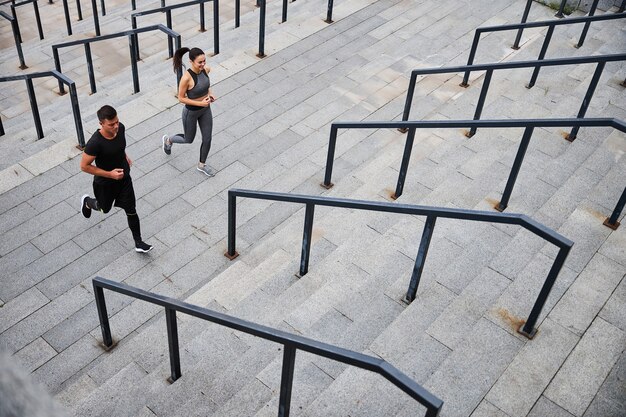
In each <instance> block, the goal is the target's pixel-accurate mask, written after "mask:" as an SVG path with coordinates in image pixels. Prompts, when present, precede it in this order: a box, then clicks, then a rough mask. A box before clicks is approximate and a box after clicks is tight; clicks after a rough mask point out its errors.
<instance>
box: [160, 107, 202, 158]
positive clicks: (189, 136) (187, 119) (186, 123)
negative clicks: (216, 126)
mask: <svg viewBox="0 0 626 417" xmlns="http://www.w3.org/2000/svg"><path fill="white" fill-rule="evenodd" d="M182 120H183V129H184V130H185V133H184V134H182V135H181V134H180V133H179V134H177V135H174V136H172V137H170V141H171V142H172V143H192V142H193V140H194V139H195V137H196V126H197V125H200V132H201V133H202V145H201V146H200V163H202V164H204V163H206V159H207V157H208V156H209V151H210V150H211V137H212V135H213V113H211V106H208V107H203V108H202V109H200V110H189V109H188V108H187V106H185V107H183V116H182Z"/></svg>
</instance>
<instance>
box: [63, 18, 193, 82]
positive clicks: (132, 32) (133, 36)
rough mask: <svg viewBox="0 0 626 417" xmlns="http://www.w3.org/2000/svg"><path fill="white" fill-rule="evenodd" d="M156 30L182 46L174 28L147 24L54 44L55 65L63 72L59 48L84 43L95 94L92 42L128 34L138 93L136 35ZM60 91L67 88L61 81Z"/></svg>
mask: <svg viewBox="0 0 626 417" xmlns="http://www.w3.org/2000/svg"><path fill="white" fill-rule="evenodd" d="M155 30H160V31H161V32H163V33H165V34H166V35H167V36H168V40H171V39H172V38H173V39H174V41H175V42H176V47H177V48H180V46H181V40H180V39H181V38H180V35H179V34H178V33H177V32H175V31H173V30H172V29H170V28H168V27H166V26H164V25H161V24H159V25H152V26H146V27H142V28H137V29H130V30H125V31H123V32H117V33H111V34H109V35H102V36H96V37H94V38H87V39H78V40H75V41H69V42H63V43H57V44H55V45H52V55H53V57H54V66H55V68H56V70H57V71H58V72H61V60H60V58H59V49H61V48H67V47H70V46H76V45H84V46H85V57H86V59H87V71H88V74H89V84H90V86H91V93H92V94H93V93H95V92H96V80H95V75H94V70H93V62H92V59H91V46H90V44H92V43H94V42H100V41H104V40H108V39H114V38H121V37H124V36H127V37H128V41H129V49H130V63H131V70H132V74H133V87H134V92H135V93H138V92H139V70H138V68H137V61H138V60H139V56H138V54H137V53H136V51H137V47H136V37H137V34H139V33H143V32H151V31H155ZM171 57H172V54H170V58H171ZM59 91H60V93H61V94H64V93H65V90H64V89H63V85H62V84H61V83H60V82H59Z"/></svg>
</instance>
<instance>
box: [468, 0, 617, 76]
mask: <svg viewBox="0 0 626 417" xmlns="http://www.w3.org/2000/svg"><path fill="white" fill-rule="evenodd" d="M625 1H626V0H625ZM624 18H626V13H614V14H604V15H600V16H584V17H573V18H568V19H563V20H548V21H542V22H530V23H517V24H512V25H499V26H487V27H480V28H478V29H476V31H475V32H474V40H473V41H472V48H471V49H470V54H469V58H468V59H467V65H472V64H473V63H474V58H475V56H476V49H477V48H478V43H479V41H480V35H481V34H483V33H490V32H503V31H508V30H515V29H520V30H521V29H524V28H536V27H545V26H547V27H548V31H547V33H546V36H545V39H544V41H543V45H542V47H541V51H540V52H539V57H538V58H537V59H538V60H540V61H541V60H543V59H544V57H545V55H546V52H547V50H548V46H549V45H550V40H551V39H552V33H553V32H554V27H555V26H561V25H572V24H576V23H585V24H590V23H591V22H598V21H604V20H616V19H624ZM584 34H585V35H586V32H585V33H584ZM583 42H584V37H582V36H581V39H580V40H579V41H578V44H576V48H580V47H581V46H582V44H583ZM539 68H540V67H535V71H534V72H533V75H532V77H531V79H530V83H529V85H530V86H531V87H532V86H533V85H535V81H536V80H537V76H538V75H539ZM469 74H470V71H466V72H465V75H464V76H463V82H462V83H461V86H462V87H467V86H468V85H469V84H468V83H467V80H468V79H469Z"/></svg>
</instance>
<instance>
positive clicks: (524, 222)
mask: <svg viewBox="0 0 626 417" xmlns="http://www.w3.org/2000/svg"><path fill="white" fill-rule="evenodd" d="M237 197H245V198H255V199H262V200H271V201H282V202H287V203H300V204H305V206H306V209H305V214H304V232H303V237H302V256H301V260H300V271H299V275H300V276H304V275H305V274H306V273H307V272H308V265H309V253H310V250H311V238H312V230H313V213H314V210H315V206H327V207H342V208H349V209H355V210H368V211H379V212H386V213H399V214H410V215H417V216H425V217H426V224H425V225H424V231H423V233H422V239H421V243H420V247H419V251H418V254H417V257H416V259H415V266H414V268H413V274H412V275H411V281H410V284H409V289H408V290H407V293H406V296H405V299H404V301H406V302H407V303H410V302H412V301H413V300H415V297H416V294H417V287H418V286H419V281H420V278H421V275H422V270H423V268H424V263H425V261H426V256H427V254H428V247H429V245H430V240H431V238H432V234H433V231H434V228H435V221H436V220H437V218H438V217H442V218H448V219H459V220H468V221H479V222H491V223H503V224H513V225H518V226H521V227H523V228H525V229H526V230H528V231H530V232H531V233H533V234H535V235H537V236H539V237H541V238H542V239H544V240H546V241H547V242H550V243H552V244H553V245H555V246H556V247H557V248H559V252H558V254H557V256H556V259H555V260H554V263H553V264H552V267H551V268H550V272H549V273H548V276H547V277H546V279H545V281H544V284H543V286H542V288H541V291H540V292H539V295H538V296H537V300H536V301H535V304H534V306H533V308H532V310H531V312H530V314H529V316H528V319H527V320H526V323H524V324H523V325H522V326H520V328H519V329H518V332H519V333H520V334H523V335H524V336H526V337H528V338H530V339H532V338H533V337H534V335H535V333H536V331H537V329H536V328H535V324H536V323H537V320H538V318H539V314H540V313H541V310H542V309H543V306H544V304H545V302H546V300H547V299H548V295H549V294H550V291H551V289H552V286H553V285H554V282H555V281H556V278H557V276H558V274H559V272H560V270H561V268H562V267H563V264H564V263H565V259H566V258H567V255H568V253H569V251H570V249H571V248H572V245H573V244H574V242H572V241H571V240H569V239H567V238H566V237H564V236H562V235H560V234H559V233H557V232H555V231H554V230H552V229H550V228H548V227H547V226H544V225H542V224H541V223H539V222H537V221H535V220H533V219H531V218H530V217H528V216H525V215H523V214H505V213H493V212H488V211H480V210H468V209H454V208H445V207H429V206H419V205H409V204H396V203H389V202H375V201H362V200H351V199H346V198H334V197H320V196H309V195H300V194H286V193H275V192H269V191H253V190H241V189H230V190H228V249H227V252H226V253H225V254H224V255H225V256H226V257H228V258H229V259H234V258H236V257H237V256H239V254H238V253H237V251H236V250H235V228H236V217H237V215H236V212H237V200H236V199H237Z"/></svg>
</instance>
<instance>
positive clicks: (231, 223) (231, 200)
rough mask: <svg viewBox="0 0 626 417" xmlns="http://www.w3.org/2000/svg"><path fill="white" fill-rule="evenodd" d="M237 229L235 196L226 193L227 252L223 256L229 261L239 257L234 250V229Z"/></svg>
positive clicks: (229, 192)
mask: <svg viewBox="0 0 626 417" xmlns="http://www.w3.org/2000/svg"><path fill="white" fill-rule="evenodd" d="M236 227H237V196H236V195H235V194H233V193H232V192H231V191H228V250H227V251H226V253H225V254H224V256H226V257H227V258H228V259H230V260H231V261H232V260H233V259H235V258H236V257H238V256H239V254H238V253H237V251H236V250H235V228H236Z"/></svg>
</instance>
